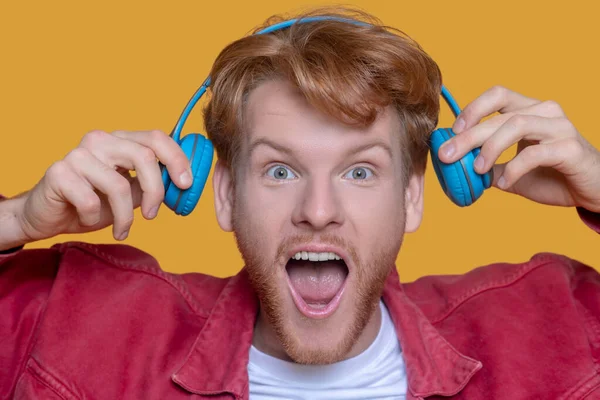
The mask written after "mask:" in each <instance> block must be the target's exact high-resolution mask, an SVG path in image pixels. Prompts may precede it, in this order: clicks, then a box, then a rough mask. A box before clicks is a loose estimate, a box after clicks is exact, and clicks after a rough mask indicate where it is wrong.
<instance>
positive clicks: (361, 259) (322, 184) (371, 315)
mask: <svg viewBox="0 0 600 400" xmlns="http://www.w3.org/2000/svg"><path fill="white" fill-rule="evenodd" d="M245 117H246V128H247V132H246V133H245V139H244V143H243V145H242V151H241V153H242V155H241V157H240V160H239V163H238V165H237V166H236V176H235V180H234V179H233V178H234V177H233V176H232V175H231V173H230V171H229V169H228V168H227V167H226V166H224V165H223V164H221V163H217V166H216V170H215V174H214V180H213V184H214V188H215V204H216V210H217V217H218V220H219V223H220V225H221V227H222V228H223V229H225V230H228V231H233V232H234V233H235V236H236V239H237V242H238V247H239V249H240V252H241V254H242V256H243V258H244V260H245V262H246V266H247V268H248V272H249V274H250V277H251V279H252V282H253V285H254V287H255V288H256V290H257V293H258V295H259V298H260V302H261V310H260V314H259V318H258V321H257V324H256V329H255V338H254V344H255V346H257V347H258V348H259V349H260V350H262V351H265V352H267V353H269V354H271V355H274V356H276V357H279V358H282V359H287V360H293V361H295V362H299V363H307V364H323V363H332V362H336V361H340V360H343V359H346V358H349V357H352V356H354V355H356V354H359V353H360V352H362V351H363V350H365V349H366V348H367V347H368V346H369V344H370V343H372V341H373V340H374V338H375V336H376V335H377V333H378V328H379V324H380V318H381V316H380V312H379V309H378V308H377V304H378V301H379V298H380V296H381V291H382V288H383V282H384V279H385V277H386V276H387V275H388V273H389V271H390V269H391V268H394V262H395V259H396V256H397V254H398V251H399V249H400V246H401V243H402V238H403V235H404V233H405V232H412V231H414V230H416V229H417V228H418V226H419V224H420V221H421V215H422V196H421V193H422V185H423V180H422V177H413V178H412V179H411V180H410V181H409V182H408V184H407V185H404V184H403V182H402V178H401V176H402V149H401V148H400V145H399V134H400V132H401V128H400V126H401V125H400V121H399V119H398V116H397V114H396V113H395V112H393V111H392V110H391V109H388V110H386V111H385V112H384V113H382V114H381V115H380V116H379V118H378V119H377V120H376V121H375V123H374V124H372V125H371V126H369V127H368V128H363V129H358V128H350V127H348V126H345V125H343V124H341V123H339V122H338V121H335V120H332V119H328V118H327V117H325V116H324V115H323V114H321V113H319V112H318V111H316V110H315V109H313V108H311V106H310V105H309V104H308V103H307V102H306V101H305V100H304V99H303V98H302V97H301V96H300V95H299V94H298V93H297V92H296V91H295V90H294V89H293V88H292V87H291V86H290V85H289V84H287V83H285V82H282V81H271V82H267V83H263V84H262V85H261V86H259V87H258V88H256V89H255V90H254V91H253V92H252V93H251V94H250V96H249V100H248V106H247V110H246V114H245ZM361 149H362V150H361ZM281 168H283V171H285V172H284V173H283V175H285V178H284V179H281V178H279V179H278V178H277V177H276V175H275V173H274V172H282V170H281ZM357 171H360V172H359V173H358V175H359V176H361V179H357V178H356V176H357ZM234 181H235V185H234V183H233V182H234ZM308 243H327V244H333V245H337V246H339V247H341V248H342V249H344V250H345V251H346V252H347V253H348V254H349V260H347V264H349V265H348V268H349V274H348V277H347V286H346V289H345V291H344V294H343V297H342V300H341V304H340V306H339V308H338V309H337V311H336V312H335V313H334V314H333V315H331V316H330V317H328V318H325V319H319V320H316V319H309V318H306V317H305V316H303V315H302V314H301V313H300V312H299V310H298V309H297V308H296V305H295V303H294V302H293V300H292V297H291V294H290V290H289V287H288V286H287V283H286V274H287V272H286V269H285V266H286V263H287V261H288V260H289V257H290V255H291V254H290V248H291V246H293V245H297V244H308Z"/></svg>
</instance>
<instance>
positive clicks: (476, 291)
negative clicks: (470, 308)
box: [431, 256, 555, 324]
mask: <svg viewBox="0 0 600 400" xmlns="http://www.w3.org/2000/svg"><path fill="white" fill-rule="evenodd" d="M554 260H555V259H554V258H552V257H550V256H540V259H538V260H536V261H534V262H531V263H527V264H524V265H521V266H519V268H518V269H517V271H515V272H514V273H512V274H510V275H508V276H505V277H503V278H502V279H498V280H495V281H491V282H486V283H484V284H482V285H480V286H477V287H475V288H472V289H471V290H468V291H467V292H465V293H464V294H463V295H462V296H460V297H458V298H456V299H455V300H454V301H453V302H452V303H450V305H449V306H448V307H447V308H446V310H445V311H443V312H441V315H440V316H439V317H437V318H432V319H431V323H432V324H437V323H440V322H442V321H443V320H445V319H446V318H448V317H449V316H450V315H451V314H452V313H453V312H454V311H455V310H456V309H457V308H458V307H460V306H461V305H462V304H464V303H466V302H467V301H469V300H471V299H473V298H474V297H476V296H478V295H480V294H482V293H485V292H487V291H489V290H494V289H501V288H505V287H507V286H510V285H513V284H515V283H516V282H518V281H519V280H521V279H523V278H524V277H525V276H527V275H528V274H529V273H530V272H532V271H533V270H535V269H538V268H541V267H544V266H547V265H549V264H550V263H551V262H552V261H554Z"/></svg>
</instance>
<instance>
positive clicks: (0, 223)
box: [0, 194, 27, 260]
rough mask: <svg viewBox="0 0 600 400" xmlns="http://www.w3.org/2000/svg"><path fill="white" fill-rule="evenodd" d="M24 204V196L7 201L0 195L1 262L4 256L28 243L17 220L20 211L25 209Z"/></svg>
mask: <svg viewBox="0 0 600 400" xmlns="http://www.w3.org/2000/svg"><path fill="white" fill-rule="evenodd" d="M23 202H24V197H23V195H22V194H21V195H18V196H16V197H14V198H12V199H7V198H6V197H4V196H2V195H1V194H0V260H1V259H2V255H5V254H10V253H14V252H15V251H18V250H20V249H22V248H23V245H25V244H26V243H27V238H26V237H25V234H24V233H23V230H22V229H21V226H20V224H19V221H18V218H17V213H18V210H19V208H22V207H23Z"/></svg>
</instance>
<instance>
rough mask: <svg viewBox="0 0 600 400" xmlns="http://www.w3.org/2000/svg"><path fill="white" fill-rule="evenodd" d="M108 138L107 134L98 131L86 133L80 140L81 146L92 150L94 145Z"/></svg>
mask: <svg viewBox="0 0 600 400" xmlns="http://www.w3.org/2000/svg"><path fill="white" fill-rule="evenodd" d="M108 136H109V134H108V133H106V132H104V131H100V130H95V131H91V132H88V133H86V134H85V135H84V136H83V139H82V140H81V144H82V145H83V146H86V147H90V148H93V146H94V145H96V144H98V143H99V142H101V141H103V140H105V139H106V138H107V137H108Z"/></svg>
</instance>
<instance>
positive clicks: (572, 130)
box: [560, 118, 579, 138]
mask: <svg viewBox="0 0 600 400" xmlns="http://www.w3.org/2000/svg"><path fill="white" fill-rule="evenodd" d="M560 124H561V125H562V129H563V130H564V131H565V133H566V134H567V136H568V137H571V138H575V137H578V136H579V132H577V128H576V127H575V125H574V124H573V122H571V120H569V119H568V118H561V119H560Z"/></svg>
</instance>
